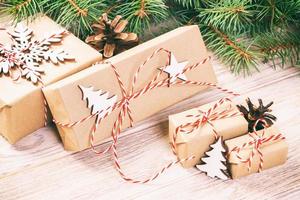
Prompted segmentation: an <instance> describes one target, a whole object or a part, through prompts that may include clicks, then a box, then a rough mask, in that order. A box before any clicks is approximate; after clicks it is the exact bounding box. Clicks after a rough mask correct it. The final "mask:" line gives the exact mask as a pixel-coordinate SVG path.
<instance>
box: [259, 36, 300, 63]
mask: <svg viewBox="0 0 300 200" xmlns="http://www.w3.org/2000/svg"><path fill="white" fill-rule="evenodd" d="M299 34H300V32H299V33H297V34H295V33H292V32H284V31H281V32H279V31H274V32H269V33H263V34H260V35H258V36H257V37H256V39H255V40H256V45H257V47H258V49H259V51H260V52H261V53H262V54H263V58H264V62H268V61H271V62H272V66H273V67H274V68H276V66H280V67H284V66H285V65H286V64H288V63H291V64H292V65H298V66H299V64H300V63H299V61H300V40H299V37H300V36H299Z"/></svg>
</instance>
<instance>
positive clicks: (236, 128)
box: [169, 102, 248, 168]
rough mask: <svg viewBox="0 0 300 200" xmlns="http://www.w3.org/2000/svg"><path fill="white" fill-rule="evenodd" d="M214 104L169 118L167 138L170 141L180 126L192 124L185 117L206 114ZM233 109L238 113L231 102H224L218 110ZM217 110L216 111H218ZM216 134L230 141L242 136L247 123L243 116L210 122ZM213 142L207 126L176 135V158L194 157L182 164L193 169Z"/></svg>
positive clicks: (245, 130)
mask: <svg viewBox="0 0 300 200" xmlns="http://www.w3.org/2000/svg"><path fill="white" fill-rule="evenodd" d="M215 103H216V102H213V103H209V104H206V105H203V106H200V107H198V108H193V109H190V110H187V111H184V112H181V113H177V114H175V115H170V116H169V137H170V141H172V137H173V133H175V130H176V128H177V127H179V126H180V125H183V124H186V123H189V122H193V121H194V120H195V118H190V117H186V116H187V115H194V114H199V110H201V111H203V112H206V111H207V110H208V109H209V108H211V107H212V106H213V105H214V104H215ZM230 104H231V106H232V107H233V108H234V110H233V112H234V111H237V112H238V108H237V107H236V106H235V105H234V104H233V103H232V102H225V103H224V104H222V105H221V106H220V107H219V108H218V110H219V109H220V110H224V109H226V108H227V107H228V106H230ZM218 110H217V111H218ZM212 124H213V126H214V127H215V129H216V131H217V133H218V134H219V135H220V136H223V139H224V140H226V139H230V138H234V137H237V136H240V135H243V134H245V133H246V132H247V130H248V123H247V121H246V120H245V118H244V117H243V116H234V117H231V118H224V119H219V120H214V121H212ZM214 142H215V137H214V134H213V132H212V127H211V126H210V125H209V124H205V125H203V126H201V127H200V128H199V129H197V130H194V131H193V132H191V133H189V134H185V133H178V135H177V137H176V147H177V156H178V158H179V159H185V158H188V157H190V156H195V158H194V159H192V160H189V161H185V162H182V166H183V167H185V168H189V167H194V166H195V165H196V164H198V163H200V158H202V157H203V156H204V155H205V152H206V151H208V150H209V149H210V145H211V144H213V143H214Z"/></svg>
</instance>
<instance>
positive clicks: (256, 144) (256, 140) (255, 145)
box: [227, 119, 285, 172]
mask: <svg viewBox="0 0 300 200" xmlns="http://www.w3.org/2000/svg"><path fill="white" fill-rule="evenodd" d="M259 122H263V123H264V129H263V131H262V134H261V135H260V134H258V133H257V130H256V126H257V124H258V123H259ZM266 128H268V124H267V122H266V121H265V120H264V119H259V120H257V121H256V122H255V124H254V126H253V130H254V131H253V132H252V133H249V136H250V137H251V138H252V139H253V140H252V141H250V142H245V143H243V144H242V145H241V146H235V147H234V148H233V149H232V150H231V151H230V152H228V155H227V156H228V157H229V156H230V154H231V153H233V152H235V153H236V154H235V156H236V157H237V158H238V159H239V161H240V162H241V163H247V164H248V165H247V169H248V171H249V172H250V170H251V166H252V162H253V158H254V156H255V152H257V154H258V156H259V167H258V172H261V171H262V170H263V163H264V156H263V153H262V152H261V149H260V147H261V145H262V144H264V143H268V142H269V141H278V140H284V139H285V137H284V136H283V135H282V134H281V133H278V134H276V135H271V136H269V137H264V134H265V129H266ZM248 147H252V150H251V152H250V154H249V156H248V158H246V159H245V158H243V157H242V156H241V155H240V154H239V153H240V151H241V150H243V149H246V148H248Z"/></svg>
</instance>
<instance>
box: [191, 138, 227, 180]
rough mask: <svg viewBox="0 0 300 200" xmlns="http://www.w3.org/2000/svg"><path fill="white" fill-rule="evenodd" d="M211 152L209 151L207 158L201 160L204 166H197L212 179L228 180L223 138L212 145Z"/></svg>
mask: <svg viewBox="0 0 300 200" xmlns="http://www.w3.org/2000/svg"><path fill="white" fill-rule="evenodd" d="M210 147H211V148H212V149H211V150H210V151H207V152H206V153H205V154H206V155H207V157H203V158H201V160H202V161H203V162H204V164H201V165H196V167H197V168H198V169H199V170H200V171H203V172H206V174H207V176H209V177H211V178H215V177H217V178H220V179H223V180H227V179H228V176H227V173H226V172H227V167H226V164H225V163H226V158H225V155H224V153H225V152H226V150H225V148H224V145H223V139H222V137H219V139H218V140H217V141H216V142H215V143H214V144H212V145H210Z"/></svg>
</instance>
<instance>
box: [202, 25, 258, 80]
mask: <svg viewBox="0 0 300 200" xmlns="http://www.w3.org/2000/svg"><path fill="white" fill-rule="evenodd" d="M202 28H203V29H202V31H203V38H204V40H205V42H206V44H207V46H208V48H210V49H212V50H213V51H214V53H215V54H216V55H217V56H218V57H219V58H220V59H221V60H222V61H223V62H224V63H225V64H227V65H229V68H230V70H231V71H232V72H233V73H235V74H240V73H243V74H244V75H247V74H250V73H251V72H252V69H255V70H257V71H258V68H257V67H256V65H257V60H258V54H257V53H256V52H255V51H252V50H251V49H250V47H251V43H250V44H249V42H248V41H247V39H245V38H244V37H243V35H240V36H229V35H228V34H225V33H224V32H222V31H221V30H219V29H217V28H216V27H214V26H212V25H210V26H202ZM236 38H237V39H236Z"/></svg>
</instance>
